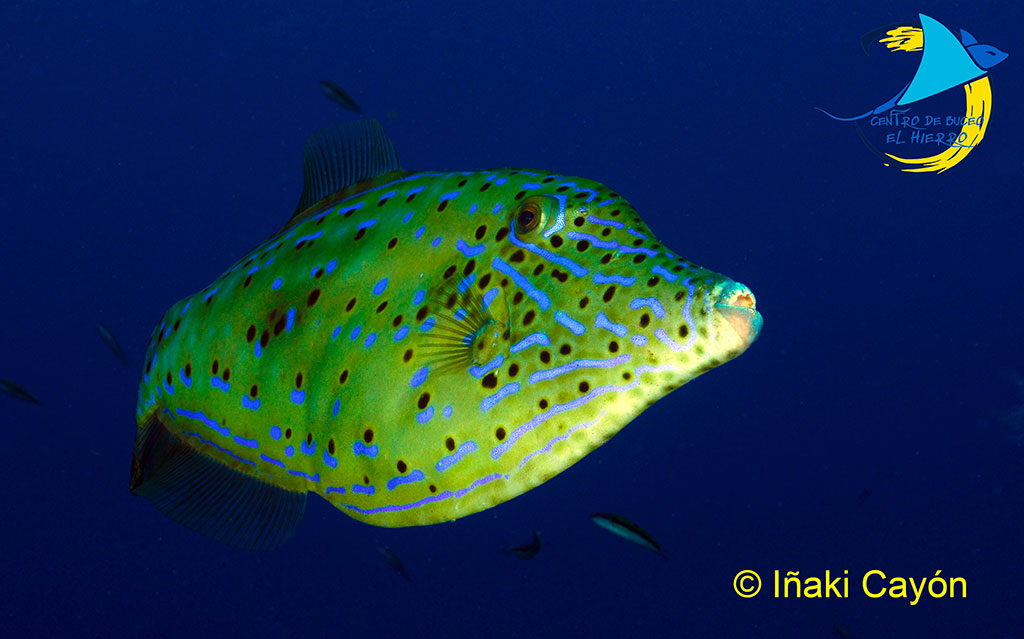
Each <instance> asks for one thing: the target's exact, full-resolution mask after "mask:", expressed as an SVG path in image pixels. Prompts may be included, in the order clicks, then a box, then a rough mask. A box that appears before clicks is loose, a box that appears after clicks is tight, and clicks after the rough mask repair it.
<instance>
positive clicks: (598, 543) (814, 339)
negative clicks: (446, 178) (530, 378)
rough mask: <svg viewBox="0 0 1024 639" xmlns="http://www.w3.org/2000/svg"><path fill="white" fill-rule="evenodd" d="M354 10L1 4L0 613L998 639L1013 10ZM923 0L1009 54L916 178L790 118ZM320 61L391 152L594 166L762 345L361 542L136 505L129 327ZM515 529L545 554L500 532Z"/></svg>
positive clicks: (331, 528)
mask: <svg viewBox="0 0 1024 639" xmlns="http://www.w3.org/2000/svg"><path fill="white" fill-rule="evenodd" d="M289 4H292V3H289ZM350 4H354V3H345V4H342V3H333V2H309V3H302V6H298V5H297V6H295V7H289V8H283V7H284V5H285V3H271V2H257V3H252V4H251V5H249V6H246V7H240V6H221V7H211V6H208V5H209V3H195V2H181V3H171V2H162V1H157V0H152V1H150V2H122V1H119V2H106V3H95V2H65V3H61V4H59V5H58V4H53V3H35V2H21V1H11V2H5V3H3V6H2V7H0V49H2V54H0V72H2V76H0V77H3V79H4V83H3V84H4V87H3V90H2V92H0V139H2V144H0V165H2V169H0V170H2V178H0V180H2V188H0V210H2V211H3V220H4V225H3V231H0V278H2V279H0V282H2V283H0V304H2V310H0V377H5V378H11V379H15V380H17V381H18V382H20V383H21V384H23V385H24V386H25V387H27V388H28V389H30V390H31V391H32V392H34V393H35V394H36V395H38V396H39V397H40V398H41V399H42V401H43V406H41V407H37V406H31V405H28V404H21V403H17V402H15V401H13V400H10V399H8V398H6V397H3V396H0V425H2V426H3V429H2V434H3V437H4V443H3V444H2V447H0V478H2V480H3V483H2V485H3V486H4V489H3V490H4V492H3V501H2V505H3V523H2V525H0V542H2V549H3V550H2V553H0V557H2V559H0V571H2V575H3V577H2V579H0V614H2V620H0V625H2V626H3V627H5V628H6V629H8V630H5V634H7V632H9V631H11V632H12V634H10V635H9V636H31V635H37V636H46V635H50V636H56V635H63V636H72V635H73V636H82V637H91V636H102V637H111V636H123V635H126V634H128V633H133V634H135V633H143V632H144V633H146V634H147V635H150V636H181V635H185V634H191V635H199V636H216V635H221V636H240V635H242V634H243V633H244V634H245V635H246V636H249V637H264V636H268V637H269V636H273V637H281V636H306V637H310V636H311V637H315V636H325V635H327V634H331V635H338V636H354V635H355V633H361V634H367V633H374V635H375V636H403V637H434V636H436V637H485V636H486V637H513V636H525V635H526V634H527V633H529V635H530V636H534V637H563V636H580V635H584V634H586V635H589V636H649V637H656V636H692V637H743V638H748V637H759V638H760V637H794V638H802V637H836V636H838V635H837V633H836V631H835V630H834V627H835V625H836V624H837V623H838V624H842V626H843V627H845V628H846V629H847V630H848V632H849V633H850V634H851V635H852V636H853V637H855V638H857V639H861V638H867V637H901V638H916V637H997V638H1003V639H1006V638H1010V637H1022V636H1024V626H1022V625H1021V621H1022V618H1024V615H1022V614H1021V612H1020V610H1021V595H1022V586H1021V574H1022V568H1024V562H1022V561H1021V558H1022V554H1021V549H1020V541H1021V524H1022V514H1021V513H1022V512H1024V511H1022V508H1021V501H1022V500H1021V493H1022V488H1021V487H1022V485H1024V462H1022V455H1024V448H1022V447H1021V446H1020V445H1018V443H1017V442H1016V441H1015V439H1014V436H1013V435H1014V433H1013V429H1012V428H1011V426H1012V419H1009V418H1007V414H1008V413H1010V412H1012V411H1013V410H1014V409H1015V408H1016V410H1021V409H1020V407H1021V404H1022V403H1024V386H1021V385H1020V383H1019V382H1018V381H1015V380H1017V379H1019V377H1021V376H1024V361H1022V355H1024V347H1022V345H1021V340H1020V334H1021V331H1020V326H1021V321H1020V318H1021V317H1022V314H1024V300H1022V297H1024V296H1022V295H1021V293H1022V287H1021V278H1022V275H1024V268H1022V263H1021V240H1022V238H1024V231H1022V229H1024V226H1022V223H1021V215H1020V211H1021V208H1022V207H1021V202H1022V201H1024V193H1022V177H1024V162H1022V155H1021V148H1022V146H1024V126H1022V117H1024V110H1022V108H1021V105H1022V102H1024V90H1022V89H1021V87H1022V86H1024V78H1022V74H1021V69H1022V66H1021V60H1022V59H1024V39H1022V37H1021V27H1022V26H1024V11H1022V8H1021V5H1019V4H1014V3H1007V2H1003V3H996V2H988V3H951V2H941V3H931V2H929V3H921V4H917V3H909V2H888V3H875V6H873V7H870V8H863V7H861V8H857V9H852V8H851V9H845V8H844V9H835V8H825V5H822V4H820V3H810V2H800V3H789V4H788V5H787V6H786V7H785V8H781V9H780V8H769V7H767V6H761V5H759V4H757V3H735V4H732V5H716V4H712V3H704V4H701V5H695V6H690V5H685V6H684V5H670V4H669V3H644V2H637V3H611V4H607V3H601V4H597V5H595V4H593V3H577V4H569V3H566V4H563V5H560V6H559V7H557V8H551V7H549V6H548V5H547V3H540V2H519V3H510V4H509V5H502V6H498V5H494V6H488V5H486V4H484V3H475V2H455V3H449V4H447V5H445V6H443V7H437V6H430V5H431V4H433V3H372V5H371V4H370V3H364V4H361V5H360V6H358V7H357V6H350ZM918 11H922V12H924V13H927V14H929V15H931V16H933V17H935V18H937V19H938V20H939V21H940V22H942V23H944V24H946V25H947V26H949V27H950V28H953V29H956V28H960V27H964V28H966V29H968V30H969V31H971V32H972V33H973V34H974V35H975V36H977V37H978V38H979V39H980V40H981V41H983V42H990V43H992V44H994V45H996V46H998V47H1000V48H1001V49H1003V50H1004V51H1007V52H1009V53H1010V58H1009V59H1008V60H1007V61H1006V62H1004V63H1003V64H1001V65H1000V66H998V67H997V68H996V69H994V70H993V72H992V74H991V82H992V88H993V96H994V98H993V104H994V109H993V113H992V116H991V120H990V126H989V128H988V132H987V135H986V138H985V140H984V142H983V143H982V145H981V146H980V147H979V148H978V149H976V150H975V151H974V152H973V153H972V154H971V155H970V157H969V158H967V160H965V161H964V162H963V163H962V164H960V165H959V166H956V167H955V168H953V169H952V170H950V171H948V172H946V173H943V174H941V175H923V176H922V175H909V174H901V173H895V172H890V171H887V170H884V169H883V168H882V167H880V166H879V163H878V162H877V161H876V159H875V158H874V157H873V156H871V154H870V153H869V152H868V151H867V150H866V149H865V148H864V147H863V146H862V145H861V144H860V142H859V141H858V139H857V136H856V134H855V131H854V130H853V128H852V127H851V126H846V125H841V124H839V123H836V122H833V121H830V120H828V119H827V118H825V117H824V116H822V115H821V114H820V113H818V112H816V111H814V110H813V109H812V107H813V106H824V107H826V108H829V107H831V110H833V111H836V112H840V113H853V112H859V111H860V110H863V109H864V108H869V107H871V106H874V105H875V104H879V103H881V102H883V101H884V100H885V99H887V98H889V97H890V96H891V95H892V94H893V93H895V91H897V90H898V89H899V87H901V86H902V83H903V82H905V81H906V78H905V77H902V78H901V77H897V76H894V75H892V74H888V75H887V73H886V68H885V66H884V65H882V64H881V63H880V62H879V61H877V60H876V59H874V58H867V57H865V56H864V55H863V53H862V52H861V50H860V46H859V43H858V41H857V39H858V38H859V36H860V35H861V34H862V33H865V32H867V31H870V30H871V29H874V28H876V27H878V26H881V25H885V24H889V23H892V22H897V21H904V20H913V19H914V18H915V17H916V15H917V13H918ZM324 78H330V79H333V80H335V81H337V82H338V83H339V84H341V85H342V86H343V87H345V88H346V89H347V90H348V91H349V92H350V93H352V95H353V97H355V99H356V100H358V101H359V102H361V103H362V105H363V107H364V108H365V109H366V110H367V111H368V113H369V114H370V115H373V116H376V117H378V118H380V119H381V120H382V121H383V122H384V123H385V126H386V127H387V129H388V131H389V133H390V134H391V136H392V138H393V139H394V140H395V143H396V145H397V146H398V149H399V152H400V155H401V157H402V161H403V165H404V166H405V167H406V168H410V169H452V170H456V169H478V168H486V167H497V166H527V167H536V168H541V169H546V170H551V171H556V172H561V173H568V174H577V175H584V176H588V177H592V178H595V179H597V180H600V181H602V182H604V183H606V184H608V185H610V186H612V187H613V188H615V189H616V190H618V191H619V192H621V193H622V194H624V195H625V196H626V197H628V198H629V199H630V200H631V201H632V203H633V204H634V205H635V206H636V208H637V210H638V211H639V212H640V213H641V215H642V216H643V217H644V218H645V220H646V221H647V222H648V224H649V225H650V227H651V228H652V229H653V230H654V232H655V233H656V234H657V235H658V236H659V238H660V239H661V240H662V241H663V242H664V243H665V244H666V245H667V246H669V247H671V248H673V249H674V250H676V251H677V252H679V253H681V254H682V255H683V256H685V257H687V258H689V259H692V260H693V261H695V262H696V263H698V264H701V265H703V266H707V267H710V268H713V269H714V270H717V271H720V272H723V273H726V274H728V275H730V276H733V277H735V278H736V279H738V280H740V281H742V282H744V283H746V284H748V285H749V286H750V287H751V288H752V289H753V290H754V292H755V293H756V294H757V297H758V307H759V309H760V310H761V312H762V313H763V315H764V318H765V328H764V331H763V333H762V336H761V339H760V340H759V341H758V342H757V343H756V344H755V345H754V346H753V347H752V348H751V349H750V350H749V351H748V352H747V353H746V354H744V355H743V356H742V357H740V358H739V359H737V360H736V361H734V362H731V363H729V364H728V365H727V366H724V367H722V368H721V369H717V370H715V371H713V372H711V373H710V374H708V375H706V376H704V377H701V378H700V379H699V380H697V381H695V382H693V383H692V384H690V385H688V386H686V387H685V388H683V389H681V390H679V391H677V392H675V393H673V394H672V395H670V396H669V397H667V398H665V399H664V400H662V401H661V402H660V403H659V404H657V405H656V406H654V407H653V408H652V409H650V410H649V411H648V412H646V413H645V414H644V415H642V416H641V417H640V418H639V419H637V420H636V421H635V422H634V423H632V424H631V425H630V426H628V427H627V428H626V429H624V430H623V431H622V432H621V433H620V434H619V435H617V436H616V437H615V438H614V439H613V440H612V441H611V442H609V443H608V444H607V445H605V446H604V447H602V448H601V449H599V450H598V451H596V452H594V453H593V454H591V455H590V456H589V457H587V458H586V459H584V460H583V461H582V462H581V463H579V464H578V465H576V466H575V467H573V468H572V469H570V470H569V471H568V472H565V473H563V474H562V475H560V476H558V477H557V478H555V479H553V480H552V481H550V482H548V483H547V484H545V485H543V486H542V487H540V488H538V489H536V490H533V491H531V492H529V493H527V494H526V495H524V496H522V497H519V498H517V499H515V500H513V501H511V502H509V503H506V504H504V505H502V506H500V507H498V508H495V509H492V510H490V511H486V512H485V513H483V514H479V515H475V516H472V517H468V518H466V519H463V520H460V521H458V522H456V523H454V524H448V525H439V526H432V527H427V528H413V529H399V530H386V529H377V528H373V527H369V526H366V525H363V524H359V523H356V522H355V521H353V520H350V519H349V518H347V517H345V516H344V515H343V514H342V513H340V512H338V511H336V510H335V509H333V508H331V507H330V506H329V505H327V504H326V502H324V501H322V500H319V499H312V500H311V501H310V505H309V508H308V510H307V515H306V519H305V521H304V522H303V525H302V526H301V528H300V530H299V533H298V535H297V536H296V538H295V539H293V540H292V541H291V542H290V543H289V544H288V545H287V546H285V547H284V548H283V549H281V550H279V551H275V552H272V553H266V554H250V553H246V552H242V551H238V550H235V549H232V548H228V547H225V546H221V545H219V544H217V543H214V542H211V541H208V540H206V539H205V538H201V537H199V536H197V535H195V534H193V533H191V532H189V531H188V530H186V529H184V528H181V527H179V526H177V525H175V524H173V523H172V522H170V521H169V520H167V519H166V518H164V517H163V516H162V515H160V514H159V513H158V512H157V511H156V510H155V509H154V508H153V507H152V506H150V505H149V504H148V503H147V502H145V501H143V500H141V499H138V498H135V497H132V496H131V495H130V494H129V492H128V490H127V484H128V477H129V460H130V456H131V445H132V440H133V437H134V431H135V424H134V408H135V388H136V383H137V380H138V374H139V372H140V370H141V366H142V359H143V354H144V353H143V349H144V346H145V343H146V340H147V339H148V336H149V334H150V331H151V330H152V328H153V326H154V325H155V323H156V322H157V321H158V320H159V318H160V316H161V314H162V313H163V312H164V310H165V309H166V308H167V307H168V306H170V305H171V304H172V303H173V302H175V301H176V300H178V299H179V298H181V297H183V296H185V295H187V294H190V293H192V292H194V291H196V290H198V289H200V288H201V287H203V286H205V285H206V284H207V283H209V282H210V281H212V280H213V279H214V278H215V277H216V276H217V275H218V274H219V273H220V272H221V271H222V270H223V269H224V268H225V267H227V266H228V265H230V263H232V262H233V261H234V260H235V259H236V258H238V257H239V256H241V255H242V254H243V253H244V252H246V251H248V250H249V249H250V248H252V247H254V246H255V245H256V244H257V243H259V242H260V241H262V240H263V239H264V238H265V237H266V236H267V235H268V234H270V233H271V232H273V231H274V230H276V229H277V228H278V227H280V226H281V224H282V223H283V222H284V220H285V219H286V217H287V216H288V214H289V212H290V211H291V210H292V208H293V207H294V205H295V201H296V199H297V197H298V192H299V189H300V186H301V178H300V172H299V160H300V155H301V149H302V145H303V143H304V140H305V137H306V135H307V134H308V133H309V132H311V131H312V130H314V129H316V128H318V127H321V126H324V125H327V124H332V123H335V122H338V121H345V120H349V119H352V116H351V115H350V114H347V113H344V112H342V111H340V110H339V109H338V108H337V107H336V106H335V105H333V104H332V103H330V102H329V101H327V100H326V99H325V98H324V97H323V96H322V95H321V94H320V91H319V88H318V87H317V83H318V81H319V80H321V79H324ZM392 110H393V111H394V114H395V116H396V117H395V118H394V119H392V118H389V117H388V114H389V111H392ZM97 321H102V322H105V323H106V324H108V325H109V326H111V327H112V328H113V329H114V330H115V331H116V332H117V334H118V336H119V337H120V339H121V342H122V344H123V345H124V347H125V349H126V351H127V353H128V356H129V358H130V361H131V362H132V369H131V370H128V369H125V368H124V366H122V364H121V363H120V362H119V361H118V360H117V359H116V358H114V357H113V356H112V355H111V353H110V352H109V351H108V350H107V349H106V347H105V346H104V344H103V343H102V342H101V341H100V340H99V338H98V337H97V335H96V329H95V323H96V322H97ZM866 488H867V489H870V491H871V496H870V498H869V499H868V500H867V501H866V502H865V503H863V504H860V505H859V504H858V495H860V494H861V493H862V491H864V489H866ZM595 511H610V512H615V513H619V514H622V515H625V516H628V517H630V518H632V519H634V520H636V521H638V522H640V523H641V524H642V525H643V526H644V527H646V528H647V529H648V530H649V531H650V532H651V533H652V534H653V535H654V536H656V537H657V538H658V539H659V541H660V542H661V543H662V545H663V546H664V548H665V549H666V550H667V553H668V555H669V560H668V561H667V562H664V561H661V560H660V559H659V558H658V557H656V556H655V555H653V554H650V553H647V552H645V551H644V550H642V549H640V548H638V547H634V546H631V545H628V544H626V543H624V542H622V541H621V540H619V539H616V538H614V537H612V536H609V535H607V534H606V533H605V532H603V531H601V530H600V529H598V528H597V527H596V526H594V525H593V524H592V523H590V522H589V521H588V515H589V514H590V513H591V512H595ZM534 528H538V529H540V530H541V531H542V534H543V535H544V539H545V541H546V545H545V547H544V549H543V551H542V552H541V554H540V555H539V556H538V557H537V558H536V559H534V560H533V561H530V562H521V561H518V560H516V559H514V558H510V557H507V556H503V555H502V554H501V548H502V547H503V546H505V545H507V544H510V543H521V542H525V541H526V540H527V539H528V538H529V536H530V531H531V530H532V529H534ZM380 544H387V545H389V546H390V547H391V548H393V549H394V550H395V552H396V553H397V554H398V555H399V556H400V557H401V558H402V559H403V560H404V562H405V564H406V567H407V568H408V570H409V572H410V574H411V575H412V581H411V582H410V583H406V582H404V581H402V580H401V579H400V578H399V577H398V576H397V575H396V574H395V573H394V572H393V571H391V570H390V568H389V567H388V566H387V565H386V564H385V563H384V561H383V560H382V558H381V557H380V555H379V554H378V553H377V551H376V547H377V546H378V545H380ZM747 568H749V569H753V570H757V571H759V572H760V573H762V575H764V576H770V574H771V571H772V570H776V569H778V570H782V571H786V570H799V571H800V573H801V575H802V576H812V575H817V576H823V575H824V571H825V570H826V569H829V570H831V571H832V572H833V574H835V573H836V572H841V571H842V570H844V569H845V570H849V574H850V575H851V583H850V591H851V592H850V597H849V598H848V599H840V600H836V599H834V598H832V599H828V600H807V599H800V600H796V599H789V600H782V599H774V598H772V597H770V596H769V594H768V592H767V590H766V591H763V592H762V593H761V595H760V596H758V597H757V598H755V599H751V600H745V599H741V598H739V597H738V596H737V595H736V594H734V593H733V590H732V578H733V575H735V574H736V573H737V572H738V571H739V570H742V569H747ZM870 569H881V570H884V571H885V572H886V573H887V574H889V575H895V576H904V577H911V576H913V577H923V576H930V575H933V574H934V573H935V571H936V570H939V569H941V570H942V574H943V575H945V576H963V577H965V578H966V579H967V581H968V597H967V599H956V600H949V599H943V600H932V599H928V598H925V599H923V600H922V601H921V602H920V603H918V605H916V606H913V607H912V606H910V604H909V601H907V600H891V599H889V598H883V599H878V600H873V599H869V598H867V597H865V596H864V595H863V594H862V593H861V592H860V589H859V576H860V575H862V574H863V573H864V572H865V571H867V570H870Z"/></svg>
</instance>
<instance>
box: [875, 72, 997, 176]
mask: <svg viewBox="0 0 1024 639" xmlns="http://www.w3.org/2000/svg"><path fill="white" fill-rule="evenodd" d="M964 93H966V94H967V113H966V115H964V124H963V125H962V126H961V127H960V134H959V135H957V138H956V142H954V143H953V144H951V145H950V146H949V148H948V149H946V150H945V151H943V152H942V153H939V154H938V155H933V156H931V157H927V158H900V157H896V156H895V155H892V154H891V153H886V155H887V156H889V157H890V158H892V159H893V160H895V161H896V162H899V163H900V164H902V165H905V166H907V167H910V168H905V169H901V170H902V171H905V172H907V173H926V172H930V171H936V172H938V173H942V172H943V171H945V170H946V169H949V168H952V167H954V166H956V165H957V164H959V163H960V161H961V160H963V159H964V158H965V157H967V154H968V153H970V152H971V149H973V148H974V147H975V146H977V145H978V143H979V142H981V139H982V138H984V137H985V129H986V128H988V114H989V112H990V111H991V108H992V89H991V87H990V86H989V83H988V78H987V77H984V78H982V79H980V80H975V81H974V82H971V83H970V84H965V85H964Z"/></svg>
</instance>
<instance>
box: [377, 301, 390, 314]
mask: <svg viewBox="0 0 1024 639" xmlns="http://www.w3.org/2000/svg"><path fill="white" fill-rule="evenodd" d="M387 307H388V303H387V302H381V303H380V305H379V306H378V307H377V312H378V313H383V312H384V309H386V308H387Z"/></svg>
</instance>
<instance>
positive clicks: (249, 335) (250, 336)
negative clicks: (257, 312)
mask: <svg viewBox="0 0 1024 639" xmlns="http://www.w3.org/2000/svg"><path fill="white" fill-rule="evenodd" d="M254 339H256V327H255V326H254V325H252V324H250V325H249V330H247V331H246V332H245V341H247V342H252V341H253V340H254Z"/></svg>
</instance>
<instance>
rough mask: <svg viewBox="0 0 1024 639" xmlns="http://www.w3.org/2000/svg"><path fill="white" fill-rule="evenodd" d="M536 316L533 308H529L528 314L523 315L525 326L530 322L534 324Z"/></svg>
mask: <svg viewBox="0 0 1024 639" xmlns="http://www.w3.org/2000/svg"><path fill="white" fill-rule="evenodd" d="M535 316H536V313H534V312H533V310H532V309H531V310H529V311H526V315H523V326H529V325H530V324H532V323H533V318H534V317H535Z"/></svg>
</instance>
